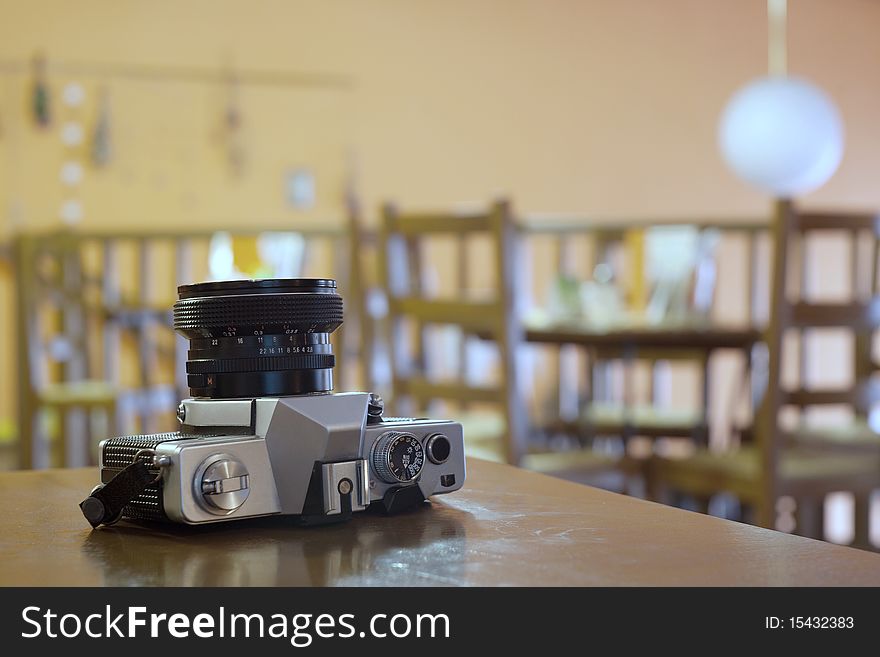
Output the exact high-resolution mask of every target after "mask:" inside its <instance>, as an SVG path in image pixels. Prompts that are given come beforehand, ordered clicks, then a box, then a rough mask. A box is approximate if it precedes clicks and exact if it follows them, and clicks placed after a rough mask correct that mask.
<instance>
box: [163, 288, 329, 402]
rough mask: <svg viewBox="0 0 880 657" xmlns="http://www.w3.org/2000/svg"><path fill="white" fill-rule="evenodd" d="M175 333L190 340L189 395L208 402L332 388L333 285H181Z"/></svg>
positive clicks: (323, 390)
mask: <svg viewBox="0 0 880 657" xmlns="http://www.w3.org/2000/svg"><path fill="white" fill-rule="evenodd" d="M177 293H178V301H177V303H175V304H174V329H175V330H176V331H177V332H178V333H180V334H181V335H183V336H184V337H185V338H187V339H188V340H189V352H188V360H187V363H186V373H187V384H188V385H189V391H190V395H192V396H193V397H203V398H205V397H206V398H210V399H229V398H233V397H263V396H277V395H304V394H309V393H314V392H329V391H331V390H332V389H333V365H334V364H335V358H334V356H333V349H332V346H331V345H330V334H331V333H332V332H333V331H335V330H336V329H337V328H338V327H339V326H340V325H341V324H342V297H340V296H339V294H337V292H336V281H334V280H330V279H322V278H288V279H284V278H278V279H264V280H248V281H222V282H212V283H197V284H195V285H181V286H180V287H178V288H177Z"/></svg>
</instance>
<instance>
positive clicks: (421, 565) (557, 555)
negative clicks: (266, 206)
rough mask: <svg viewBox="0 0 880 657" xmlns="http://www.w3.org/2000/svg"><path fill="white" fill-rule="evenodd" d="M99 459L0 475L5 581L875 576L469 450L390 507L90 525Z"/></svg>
mask: <svg viewBox="0 0 880 657" xmlns="http://www.w3.org/2000/svg"><path fill="white" fill-rule="evenodd" d="M96 481H97V470H96V469H77V470H41V471H29V472H7V473H2V474H0V494H2V499H3V501H4V505H3V508H4V510H3V513H2V514H0V584H2V585H7V586H8V585H21V586H32V585H89V586H125V585H159V586H162V585H175V586H198V585H230V586H239V585H242V586H246V585H268V586H272V585H297V586H299V585H391V586H401V585H421V586H432V585H527V586H532V585H538V586H540V585H554V586H555V585H560V586H569V585H612V586H616V585H709V584H716V585H844V584H847V585H874V586H878V585H880V555H878V554H872V553H868V552H862V551H858V550H855V549H852V548H847V547H841V546H836V545H831V544H827V543H821V542H818V541H813V540H809V539H805V538H799V537H796V536H789V535H786V534H782V533H778V532H772V531H768V530H764V529H759V528H756V527H751V526H747V525H742V524H737V523H733V522H728V521H725V520H719V519H717V518H710V517H707V516H703V515H699V514H696V513H691V512H687V511H681V510H679V509H673V508H669V507H664V506H660V505H657V504H652V503H649V502H644V501H641V500H637V499H634V498H629V497H624V496H622V495H617V494H614V493H609V492H605V491H602V490H598V489H595V488H590V487H587V486H582V485H579V484H574V483H570V482H566V481H562V480H559V479H552V478H550V477H546V476H544V475H540V474H535V473H532V472H526V471H524V470H519V469H516V468H512V467H510V466H506V465H498V464H495V463H488V462H486V461H479V460H474V459H472V460H470V461H469V472H468V480H467V483H466V484H465V487H464V488H463V489H462V490H461V491H458V492H457V493H453V494H451V495H446V496H441V497H438V498H435V501H434V502H433V503H432V504H431V505H426V506H425V508H422V509H419V510H416V511H413V512H410V513H407V514H404V515H400V516H396V517H383V516H379V515H372V514H360V515H358V516H357V517H355V518H354V519H353V520H351V521H350V522H348V523H345V524H341V525H335V526H328V527H313V528H299V527H294V526H291V525H290V524H289V523H287V522H285V520H284V519H282V518H272V519H261V520H253V521H243V522H239V523H227V524H220V525H213V526H209V527H181V526H174V525H153V526H150V527H149V528H147V527H144V526H138V525H134V524H126V523H120V524H118V525H116V526H114V527H108V528H102V529H100V530H97V531H91V530H90V528H89V526H88V525H87V523H86V521H85V520H84V519H83V517H82V516H81V515H80V512H79V509H78V507H77V504H78V503H79V501H80V500H81V499H82V498H83V497H84V496H85V495H86V494H87V493H88V492H89V490H90V489H91V488H92V486H93V484H94V483H95V482H96Z"/></svg>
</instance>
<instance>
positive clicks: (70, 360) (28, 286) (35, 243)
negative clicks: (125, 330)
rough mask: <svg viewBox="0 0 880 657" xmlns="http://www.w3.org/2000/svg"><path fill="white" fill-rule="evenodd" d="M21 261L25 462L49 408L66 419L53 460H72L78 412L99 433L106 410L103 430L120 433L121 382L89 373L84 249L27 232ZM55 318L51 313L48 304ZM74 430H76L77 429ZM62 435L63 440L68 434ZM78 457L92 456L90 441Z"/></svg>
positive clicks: (17, 252) (19, 249) (20, 243)
mask: <svg viewBox="0 0 880 657" xmlns="http://www.w3.org/2000/svg"><path fill="white" fill-rule="evenodd" d="M14 256H15V265H16V284H17V285H16V315H17V316H16V319H17V331H18V336H17V338H18V354H19V358H18V374H19V376H18V379H19V386H18V388H19V399H18V407H19V411H18V435H19V467H21V468H31V467H33V464H34V447H35V443H36V439H37V437H38V436H39V435H40V431H39V430H38V427H39V426H40V424H41V421H42V420H44V419H45V415H46V413H47V412H48V413H50V414H51V415H53V416H54V417H55V418H57V419H58V420H59V422H58V425H59V426H58V427H57V430H56V431H55V433H57V434H59V435H56V436H54V438H53V439H52V440H51V441H50V442H49V463H48V464H49V465H50V466H53V467H62V466H64V465H66V464H67V454H66V451H67V448H68V440H67V438H68V437H69V434H70V433H71V429H70V427H69V421H70V420H71V418H73V417H75V415H76V414H81V415H84V416H85V420H86V426H87V427H88V431H87V433H88V435H89V436H90V438H93V437H95V436H97V435H98V432H96V431H95V427H94V422H93V420H94V419H95V412H96V411H97V412H99V413H101V414H103V416H104V425H105V426H104V427H103V429H104V431H108V430H109V431H113V428H114V423H115V418H116V401H117V391H116V388H115V387H114V386H113V385H112V384H111V383H110V382H108V381H103V380H95V379H92V378H90V376H89V375H90V370H91V367H90V358H89V356H88V354H89V348H88V347H89V343H90V338H89V334H88V327H89V322H88V318H87V316H86V315H87V311H86V304H85V291H84V289H83V273H82V268H81V264H82V263H81V261H80V253H79V250H78V248H77V245H76V243H75V241H74V240H71V239H69V238H68V237H67V236H65V235H63V234H61V235H52V236H41V237H28V236H20V237H18V238H16V240H15V243H14ZM46 306H48V307H49V308H48V310H49V311H50V313H51V314H52V315H54V316H51V317H48V318H47V317H46V315H47V312H46V311H47V308H46ZM74 433H75V431H74ZM62 436H63V438H62ZM83 447H84V448H85V450H86V452H85V454H82V455H80V456H79V457H78V458H76V460H77V461H80V462H83V461H84V462H86V463H88V462H90V461H91V460H92V459H91V454H90V442H89V441H86V442H85V444H84V445H83Z"/></svg>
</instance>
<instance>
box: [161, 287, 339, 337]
mask: <svg viewBox="0 0 880 657" xmlns="http://www.w3.org/2000/svg"><path fill="white" fill-rule="evenodd" d="M342 313H343V309H342V297H340V296H339V295H338V294H277V295H267V294H258V295H253V296H247V295H236V296H233V295H230V296H226V297H203V298H196V299H181V300H180V301H178V302H177V303H175V304H174V328H175V329H176V330H178V331H181V332H184V333H187V334H189V333H192V334H194V335H207V334H211V333H212V331H211V329H224V330H226V329H228V328H230V327H231V328H237V329H239V330H241V329H246V328H250V327H262V326H290V327H291V328H292V329H296V330H298V331H299V332H303V333H305V332H330V331H333V330H335V329H337V328H338V327H339V325H340V324H342Z"/></svg>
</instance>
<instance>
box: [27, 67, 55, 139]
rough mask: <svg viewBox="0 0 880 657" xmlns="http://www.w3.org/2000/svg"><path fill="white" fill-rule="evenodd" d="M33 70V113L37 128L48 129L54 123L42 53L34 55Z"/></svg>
mask: <svg viewBox="0 0 880 657" xmlns="http://www.w3.org/2000/svg"><path fill="white" fill-rule="evenodd" d="M32 69H33V87H32V91H31V111H32V113H33V117H34V122H35V123H36V124H37V126H38V127H40V128H47V127H48V126H49V125H50V124H51V123H52V111H51V110H52V107H51V105H52V102H51V94H50V92H49V83H48V82H47V81H46V58H45V57H44V56H43V54H42V53H37V54H36V55H34V59H33V62H32Z"/></svg>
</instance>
